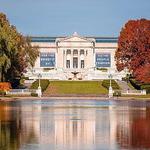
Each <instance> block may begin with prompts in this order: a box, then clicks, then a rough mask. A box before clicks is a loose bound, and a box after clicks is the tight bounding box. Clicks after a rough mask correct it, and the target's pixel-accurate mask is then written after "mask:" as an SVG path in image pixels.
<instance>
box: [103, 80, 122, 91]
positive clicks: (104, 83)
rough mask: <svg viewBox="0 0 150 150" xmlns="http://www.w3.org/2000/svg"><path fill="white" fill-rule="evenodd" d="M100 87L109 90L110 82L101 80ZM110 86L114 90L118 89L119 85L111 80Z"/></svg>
mask: <svg viewBox="0 0 150 150" xmlns="http://www.w3.org/2000/svg"><path fill="white" fill-rule="evenodd" d="M102 86H103V87H105V88H106V89H109V86H110V80H103V82H102ZM111 86H112V88H113V89H114V90H119V89H120V87H119V85H118V84H117V82H116V81H115V80H111Z"/></svg>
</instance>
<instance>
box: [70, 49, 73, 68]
mask: <svg viewBox="0 0 150 150" xmlns="http://www.w3.org/2000/svg"><path fill="white" fill-rule="evenodd" d="M70 68H71V69H72V68H73V50H71V54H70Z"/></svg>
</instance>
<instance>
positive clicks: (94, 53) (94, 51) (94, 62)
mask: <svg viewBox="0 0 150 150" xmlns="http://www.w3.org/2000/svg"><path fill="white" fill-rule="evenodd" d="M95 57H96V56H95V49H94V48H93V61H94V62H93V67H94V68H95V67H96V66H95Z"/></svg>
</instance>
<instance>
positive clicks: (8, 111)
mask: <svg viewBox="0 0 150 150" xmlns="http://www.w3.org/2000/svg"><path fill="white" fill-rule="evenodd" d="M21 103H22V102H21ZM63 104H64V103H63ZM50 105H51V106H50V107H49V106H48V105H44V106H43V105H42V104H41V103H38V104H35V103H34V102H33V103H30V104H29V103H28V104H27V105H26V104H25V103H22V104H21V105H20V106H19V107H15V108H13V107H10V106H9V105H4V106H2V105H0V110H1V112H3V117H2V118H0V149H1V148H3V149H6V150H7V149H8V150H9V149H10V148H11V149H14V150H17V149H19V148H20V149H31V148H32V146H33V147H34V146H35V145H38V148H37V149H44V147H42V146H48V147H49V149H66V150H67V149H80V150H81V149H82V150H87V149H89V150H95V149H110V150H111V149H112V150H114V149H115V150H117V149H138V148H142V149H146V148H147V149H150V143H149V141H150V134H149V132H150V126H149V124H150V109H149V108H144V107H143V108H142V109H139V108H138V109H135V108H133V109H132V108H131V107H129V106H121V107H120V106H117V107H112V106H109V107H105V108H89V109H87V108H86V109H85V108H78V107H76V108H69V107H67V108H66V107H65V108H63V107H60V106H62V105H60V106H59V107H58V106H56V107H55V106H54V105H55V104H54V105H53V104H50ZM52 105H53V106H52ZM56 105H57V104H56ZM16 145H17V146H16ZM28 146H29V147H28Z"/></svg>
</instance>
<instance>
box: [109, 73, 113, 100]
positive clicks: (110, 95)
mask: <svg viewBox="0 0 150 150" xmlns="http://www.w3.org/2000/svg"><path fill="white" fill-rule="evenodd" d="M112 77H113V76H112V74H109V75H108V78H109V81H110V82H109V94H108V96H109V98H111V97H113V89H112V86H111V80H112Z"/></svg>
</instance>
